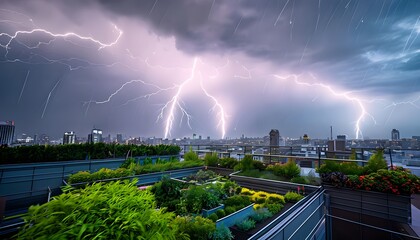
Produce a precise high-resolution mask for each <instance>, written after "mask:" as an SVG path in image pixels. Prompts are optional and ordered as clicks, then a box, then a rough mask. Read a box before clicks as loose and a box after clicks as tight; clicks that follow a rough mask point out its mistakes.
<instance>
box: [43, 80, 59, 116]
mask: <svg viewBox="0 0 420 240" xmlns="http://www.w3.org/2000/svg"><path fill="white" fill-rule="evenodd" d="M60 82H61V78H60V79H58V81H57V82H56V83H55V85H54V87H53V88H52V89H51V91H50V92H49V93H48V97H47V100H46V101H45V106H44V110H43V111H42V115H41V119H42V118H44V115H45V110H47V107H48V103H50V98H51V94H52V92H53V91H54V90H55V88H56V87H57V86H58V84H59V83H60Z"/></svg>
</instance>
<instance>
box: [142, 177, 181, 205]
mask: <svg viewBox="0 0 420 240" xmlns="http://www.w3.org/2000/svg"><path fill="white" fill-rule="evenodd" d="M186 186H187V184H184V183H182V182H178V181H175V180H172V179H170V177H169V176H163V177H162V179H161V180H160V181H159V182H157V183H155V184H154V185H153V186H152V187H151V189H150V191H151V192H152V193H153V194H154V195H155V199H156V203H157V206H158V207H161V208H163V207H166V208H167V209H168V211H175V210H176V207H177V205H178V204H179V202H180V198H181V189H183V188H184V187H186Z"/></svg>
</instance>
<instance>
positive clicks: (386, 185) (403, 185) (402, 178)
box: [346, 169, 420, 195]
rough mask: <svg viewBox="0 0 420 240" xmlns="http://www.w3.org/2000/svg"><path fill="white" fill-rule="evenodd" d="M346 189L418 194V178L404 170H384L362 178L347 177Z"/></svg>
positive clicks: (419, 183) (419, 187)
mask: <svg viewBox="0 0 420 240" xmlns="http://www.w3.org/2000/svg"><path fill="white" fill-rule="evenodd" d="M346 185H347V186H348V187H351V188H354V189H362V190H367V191H378V192H385V193H392V194H404V195H410V194H413V193H418V192H420V178H419V177H417V176H416V175H414V174H411V173H410V172H408V171H405V170H400V169H397V170H385V169H380V170H378V171H377V172H374V173H371V174H369V175H363V176H354V175H353V176H349V177H348V179H347V182H346Z"/></svg>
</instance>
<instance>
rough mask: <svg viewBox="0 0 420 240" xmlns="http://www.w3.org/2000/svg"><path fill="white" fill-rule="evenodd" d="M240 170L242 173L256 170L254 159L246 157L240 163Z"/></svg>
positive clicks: (249, 156) (250, 156)
mask: <svg viewBox="0 0 420 240" xmlns="http://www.w3.org/2000/svg"><path fill="white" fill-rule="evenodd" d="M240 169H241V170H242V171H247V170H251V169H254V159H253V158H252V155H245V157H244V158H243V159H242V160H241V162H240Z"/></svg>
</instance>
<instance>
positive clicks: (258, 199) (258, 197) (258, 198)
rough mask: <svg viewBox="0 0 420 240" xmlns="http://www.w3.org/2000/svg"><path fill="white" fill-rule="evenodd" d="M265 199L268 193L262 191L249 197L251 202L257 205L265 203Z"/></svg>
mask: <svg viewBox="0 0 420 240" xmlns="http://www.w3.org/2000/svg"><path fill="white" fill-rule="evenodd" d="M267 197H268V193H266V192H263V191H259V192H256V193H254V194H253V195H252V196H251V201H252V202H253V203H259V204H261V203H265V201H266V199H267Z"/></svg>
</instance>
